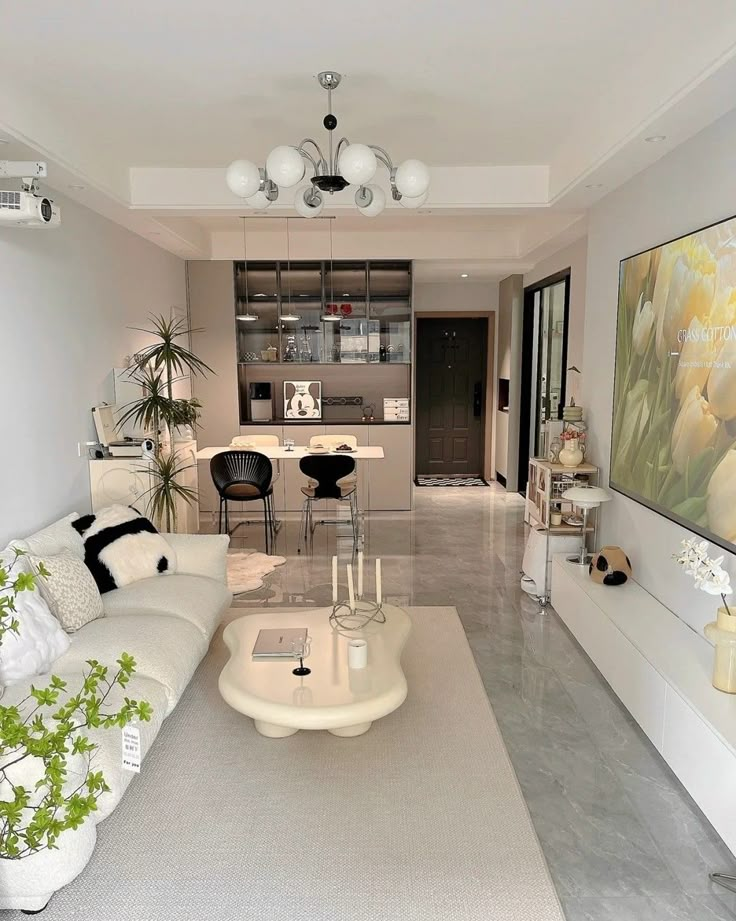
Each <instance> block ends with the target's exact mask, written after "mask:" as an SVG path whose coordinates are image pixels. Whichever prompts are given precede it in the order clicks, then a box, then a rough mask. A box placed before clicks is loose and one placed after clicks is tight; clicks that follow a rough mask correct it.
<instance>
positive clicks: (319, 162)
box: [297, 138, 327, 176]
mask: <svg viewBox="0 0 736 921" xmlns="http://www.w3.org/2000/svg"><path fill="white" fill-rule="evenodd" d="M305 144H311V145H312V147H314V149H315V150H316V151H317V157H318V159H317V160H316V161H315V159H314V157H312V156H311V154H309V153H308V152H307V151H306V150H305V149H304V145H305ZM297 150H298V151H299V153H300V154H301V155H302V156H303V157H306V159H307V160H309V161H310V162H311V164H312V166H314V172H315V175H317V176H318V175H319V173H320V167H321V166H323V165H324V166H326V165H327V161H326V160H325V155H324V154H323V153H322V149H321V148H320V146H319V144H318V143H317V142H316V141H315V140H313V139H312V138H304V140H303V141H301V143H300V144H299V146H298V147H297Z"/></svg>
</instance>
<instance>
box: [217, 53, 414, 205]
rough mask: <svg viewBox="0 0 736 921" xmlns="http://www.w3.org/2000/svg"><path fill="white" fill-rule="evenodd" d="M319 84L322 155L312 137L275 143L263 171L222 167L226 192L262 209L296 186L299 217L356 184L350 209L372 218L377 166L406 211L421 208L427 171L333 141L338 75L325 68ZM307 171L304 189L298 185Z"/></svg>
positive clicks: (239, 164)
mask: <svg viewBox="0 0 736 921" xmlns="http://www.w3.org/2000/svg"><path fill="white" fill-rule="evenodd" d="M317 80H318V81H319V84H320V86H321V87H322V88H323V89H324V90H326V91H327V108H328V112H327V115H325V117H324V119H323V121H322V124H323V125H324V127H325V128H326V130H327V138H328V145H327V153H326V154H325V153H323V151H322V148H321V147H320V146H319V144H318V143H317V142H316V141H315V140H313V139H312V138H304V140H303V141H301V143H300V144H298V145H297V146H291V145H287V144H281V145H279V146H278V147H274V149H273V150H272V151H271V153H270V154H269V155H268V157H267V158H266V165H265V168H259V167H258V166H257V165H256V164H255V163H251V162H250V161H249V160H242V159H239V160H234V161H233V162H232V163H231V164H230V166H229V167H228V168H227V171H226V174H225V181H226V182H227V185H228V188H229V189H230V191H231V192H233V194H235V195H237V196H238V197H239V198H243V199H245V202H246V204H247V205H248V206H249V207H251V208H255V209H258V210H264V209H265V208H268V207H269V206H270V205H271V204H273V202H274V201H276V200H277V199H278V197H279V191H280V190H281V189H290V188H293V187H294V186H297V187H298V188H297V189H296V192H295V196H294V208H295V209H296V212H297V214H299V215H300V216H301V217H306V218H312V217H318V216H319V214H321V212H322V209H323V208H324V203H325V194H327V193H329V194H330V195H333V194H334V193H335V192H341V191H342V190H343V189H345V188H346V187H347V186H349V185H354V186H357V187H358V188H357V191H356V193H355V205H356V207H357V209H358V211H359V212H360V213H361V214H363V215H365V216H366V217H375V216H376V215H378V214H380V213H381V212H382V211H383V209H384V208H385V206H386V192H385V191H384V190H383V188H381V186H380V185H378V184H377V183H375V182H374V181H373V180H374V179H375V176H376V173H377V171H378V166H379V164H381V165H383V166H384V167H385V168H386V170H387V171H388V178H389V186H390V189H391V197H392V198H393V200H394V201H396V202H399V204H401V205H403V206H404V207H406V208H421V207H422V205H423V204H424V203H425V202H426V200H427V196H428V190H429V183H430V172H429V167H428V166H427V165H426V164H425V163H423V162H422V161H421V160H416V159H409V160H404V162H403V163H400V164H399V165H398V166H396V167H395V166H394V164H393V161H392V160H391V157H390V156H389V154H388V153H387V152H386V150H384V148H383V147H379V146H378V145H376V144H351V143H350V141H349V140H348V139H347V138H346V137H341V138H340V140H339V141H338V142H337V144H335V143H334V138H333V134H334V131H335V129H336V128H337V117H336V116H335V115H334V114H333V113H332V92H333V90H335V89H337V87H338V86H339V85H340V82H341V80H342V75H341V74H339V73H337V72H336V71H334V70H325V71H322V72H321V73H319V74H318V75H317ZM310 171H311V176H310V177H309V182H310V185H300V183H301V182H302V180H303V179H304V177H305V174H307V173H309V172H310Z"/></svg>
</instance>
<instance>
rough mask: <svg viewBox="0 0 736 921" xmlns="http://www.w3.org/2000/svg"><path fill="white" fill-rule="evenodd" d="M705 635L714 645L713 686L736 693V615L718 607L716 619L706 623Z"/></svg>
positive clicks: (728, 692) (729, 692) (727, 692)
mask: <svg viewBox="0 0 736 921" xmlns="http://www.w3.org/2000/svg"><path fill="white" fill-rule="evenodd" d="M705 635H706V636H707V637H708V639H709V640H711V641H712V643H713V646H714V650H713V651H714V657H713V687H714V688H717V689H718V690H719V691H724V692H725V693H726V694H736V616H735V615H732V614H729V613H728V611H727V610H726V609H725V608H723V607H721V608H718V615H717V619H716V621H715V622H714V623H710V624H706V625H705Z"/></svg>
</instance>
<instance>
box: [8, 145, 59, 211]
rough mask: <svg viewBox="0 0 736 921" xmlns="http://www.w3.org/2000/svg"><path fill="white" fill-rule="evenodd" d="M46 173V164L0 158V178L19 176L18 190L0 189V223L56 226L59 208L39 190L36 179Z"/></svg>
mask: <svg viewBox="0 0 736 921" xmlns="http://www.w3.org/2000/svg"><path fill="white" fill-rule="evenodd" d="M45 175H46V164H45V163H41V162H37V161H24V160H21V161H13V160H0V178H2V177H11V176H12V177H17V178H20V179H21V180H22V182H21V185H22V190H21V191H20V192H16V191H14V190H13V191H11V190H4V189H0V227H1V226H3V225H5V226H7V225H10V224H13V225H15V226H17V227H58V226H59V224H61V209H60V208H59V207H57V205H55V204H54V203H53V201H52V200H51V199H50V198H46V196H45V195H41V194H39V191H38V186H37V181H38V178H39V177H40V176H45Z"/></svg>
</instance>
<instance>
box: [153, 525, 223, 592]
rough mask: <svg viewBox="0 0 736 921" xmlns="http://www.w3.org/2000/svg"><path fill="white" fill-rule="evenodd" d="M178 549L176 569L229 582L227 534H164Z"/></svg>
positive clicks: (171, 544)
mask: <svg viewBox="0 0 736 921" xmlns="http://www.w3.org/2000/svg"><path fill="white" fill-rule="evenodd" d="M162 536H163V537H164V538H165V539H166V543H167V544H169V545H170V546H171V547H172V548H173V549H174V550H175V551H176V559H177V563H176V571H177V572H179V573H187V574H188V575H190V576H208V577H209V578H210V579H218V580H219V581H220V582H222V583H224V584H226V583H227V548H228V546H229V545H230V538H229V537H228V535H227V534H163V535H162Z"/></svg>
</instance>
